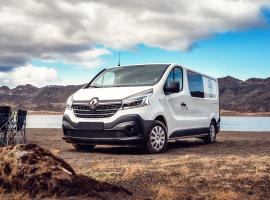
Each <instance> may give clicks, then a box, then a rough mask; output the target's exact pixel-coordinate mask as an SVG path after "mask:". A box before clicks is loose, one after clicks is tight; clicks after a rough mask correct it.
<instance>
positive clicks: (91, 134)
mask: <svg viewBox="0 0 270 200" xmlns="http://www.w3.org/2000/svg"><path fill="white" fill-rule="evenodd" d="M64 135H65V136H70V137H78V138H90V139H91V138H93V139H94V138H97V139H98V138H123V137H127V134H126V133H125V132H123V131H115V130H110V131H107V130H103V131H88V130H66V131H65V132H64Z"/></svg>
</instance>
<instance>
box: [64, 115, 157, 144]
mask: <svg viewBox="0 0 270 200" xmlns="http://www.w3.org/2000/svg"><path fill="white" fill-rule="evenodd" d="M152 123H153V120H143V119H142V118H141V117H140V116H139V115H135V114H134V115H124V116H121V117H119V118H117V119H116V120H114V121H112V122H109V123H104V122H78V123H76V122H73V121H72V120H71V119H70V118H69V116H68V115H64V116H63V123H62V127H63V133H64V136H63V139H64V140H65V141H66V142H69V143H79V144H138V143H142V142H144V141H145V140H146V139H147V136H148V133H149V130H150V128H151V126H152Z"/></svg>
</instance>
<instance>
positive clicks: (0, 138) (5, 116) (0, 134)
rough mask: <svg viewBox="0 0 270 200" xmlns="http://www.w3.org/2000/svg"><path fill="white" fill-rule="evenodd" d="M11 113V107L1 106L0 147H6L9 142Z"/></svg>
mask: <svg viewBox="0 0 270 200" xmlns="http://www.w3.org/2000/svg"><path fill="white" fill-rule="evenodd" d="M10 111H11V108H10V107H9V106H0V146H6V145H7V142H8V141H7V135H8V133H9V118H10V114H11V112H10Z"/></svg>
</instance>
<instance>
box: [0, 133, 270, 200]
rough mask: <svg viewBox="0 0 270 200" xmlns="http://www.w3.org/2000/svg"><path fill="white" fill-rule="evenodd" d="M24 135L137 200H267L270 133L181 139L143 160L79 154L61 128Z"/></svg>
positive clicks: (116, 153) (109, 149) (102, 152)
mask: <svg viewBox="0 0 270 200" xmlns="http://www.w3.org/2000/svg"><path fill="white" fill-rule="evenodd" d="M27 131H28V132H27V135H28V141H29V142H30V143H36V144H39V145H40V146H42V147H45V148H47V149H49V150H51V151H52V152H53V153H54V154H56V155H57V156H60V157H62V158H63V159H65V160H66V161H67V162H68V163H69V164H70V165H71V166H72V167H73V168H74V169H75V171H76V172H77V173H79V174H84V175H87V176H90V177H93V178H95V179H97V180H100V181H106V182H109V183H113V184H117V185H121V186H123V187H125V188H127V189H128V190H130V191H131V192H132V193H133V195H134V198H135V199H228V200H229V199H270V133H246V132H241V133H240V132H221V133H220V134H219V135H218V142H217V143H216V144H213V145H204V144H203V143H202V142H201V141H200V140H198V139H190V140H182V141H176V142H172V143H169V145H168V150H167V152H165V153H164V154H159V155H142V154H141V151H140V150H139V149H137V148H135V147H118V146H97V147H96V148H95V149H94V150H93V151H92V152H77V151H75V150H74V149H73V148H72V146H71V145H69V144H67V143H65V142H64V141H63V140H62V139H61V136H62V133H61V130H59V129H29V130H27ZM0 193H1V192H0ZM17 195H19V194H17ZM0 196H1V195H0ZM2 197H4V196H2Z"/></svg>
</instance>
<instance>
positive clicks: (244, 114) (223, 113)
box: [28, 110, 270, 117]
mask: <svg viewBox="0 0 270 200" xmlns="http://www.w3.org/2000/svg"><path fill="white" fill-rule="evenodd" d="M28 114H29V115H63V114H64V113H63V112H54V111H45V110H43V111H33V110H29V111H28ZM220 115H221V117H223V116H239V117H270V112H238V111H231V110H221V111H220Z"/></svg>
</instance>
